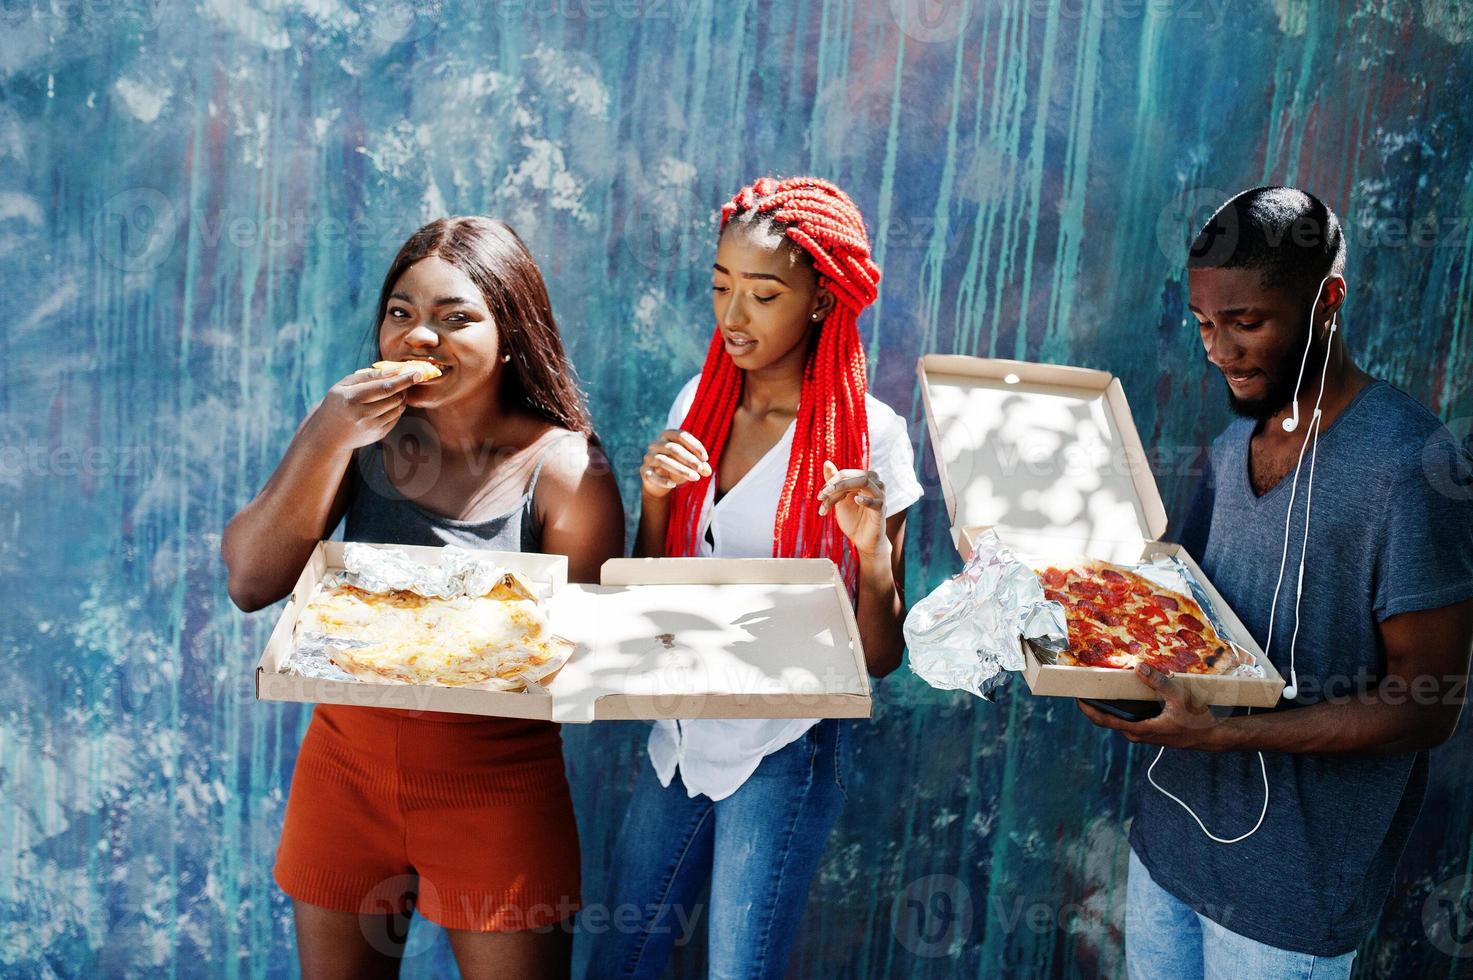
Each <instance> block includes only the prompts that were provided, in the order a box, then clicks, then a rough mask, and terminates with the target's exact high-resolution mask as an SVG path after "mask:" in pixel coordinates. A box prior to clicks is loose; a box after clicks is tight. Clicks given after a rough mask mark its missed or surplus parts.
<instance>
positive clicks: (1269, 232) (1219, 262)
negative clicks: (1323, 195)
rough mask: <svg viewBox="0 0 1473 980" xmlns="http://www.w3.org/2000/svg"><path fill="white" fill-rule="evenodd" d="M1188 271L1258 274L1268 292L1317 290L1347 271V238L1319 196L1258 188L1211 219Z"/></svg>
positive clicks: (1288, 189)
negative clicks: (1330, 277) (1275, 289)
mask: <svg viewBox="0 0 1473 980" xmlns="http://www.w3.org/2000/svg"><path fill="white" fill-rule="evenodd" d="M1187 268H1189V269H1257V270H1258V271H1259V272H1260V273H1262V276H1263V285H1264V286H1265V287H1266V288H1282V289H1288V290H1290V291H1294V292H1302V291H1305V290H1314V289H1315V288H1316V287H1318V286H1319V284H1320V281H1321V280H1323V279H1324V278H1325V277H1326V276H1338V275H1341V274H1342V273H1343V272H1344V271H1345V233H1344V231H1343V230H1342V229H1341V227H1340V219H1339V218H1338V217H1336V216H1335V212H1334V211H1331V210H1330V208H1329V207H1328V206H1326V204H1325V203H1324V202H1323V201H1321V200H1320V199H1319V198H1317V197H1315V196H1314V195H1313V194H1309V193H1306V192H1305V191H1301V190H1299V189H1298V188H1296V187H1255V188H1253V189H1252V190H1247V191H1243V192H1242V193H1241V194H1239V195H1237V196H1236V197H1234V198H1233V199H1232V200H1230V201H1228V202H1227V203H1226V204H1224V205H1223V206H1222V207H1220V208H1218V209H1217V212H1216V213H1215V214H1213V216H1212V217H1211V218H1209V219H1207V223H1206V224H1205V225H1203V226H1202V230H1201V231H1199V232H1197V237H1196V238H1194V239H1192V245H1191V248H1189V249H1188V250H1187Z"/></svg>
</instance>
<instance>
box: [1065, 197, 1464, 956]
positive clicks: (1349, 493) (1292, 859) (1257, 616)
mask: <svg viewBox="0 0 1473 980" xmlns="http://www.w3.org/2000/svg"><path fill="white" fill-rule="evenodd" d="M1187 266H1188V272H1187V280H1188V287H1189V293H1190V309H1191V313H1192V315H1193V317H1195V319H1196V321H1197V325H1198V327H1199V330H1200V335H1201V341H1202V346H1203V348H1204V349H1205V351H1206V356H1207V360H1208V361H1209V362H1210V363H1211V364H1212V365H1213V366H1214V367H1215V368H1217V369H1218V370H1220V371H1221V372H1222V374H1223V376H1224V378H1225V379H1226V381H1227V387H1228V398H1229V402H1230V404H1231V406H1232V408H1233V410H1234V411H1235V412H1236V413H1237V414H1238V415H1239V416H1240V418H1239V419H1237V420H1236V421H1235V422H1233V423H1232V424H1231V425H1229V426H1228V428H1227V429H1226V430H1225V431H1224V432H1223V433H1222V434H1221V435H1220V436H1219V437H1218V438H1217V439H1216V440H1215V441H1214V442H1213V444H1212V449H1211V453H1210V457H1209V466H1208V469H1207V473H1206V477H1205V479H1204V481H1203V484H1202V487H1201V489H1200V491H1199V493H1198V495H1197V497H1196V500H1195V502H1194V503H1193V506H1192V510H1191V514H1190V516H1189V517H1188V520H1187V522H1186V524H1185V526H1184V528H1183V531H1182V535H1181V541H1182V543H1183V544H1184V545H1186V547H1187V549H1188V550H1189V551H1190V552H1191V553H1192V554H1193V555H1194V556H1195V557H1197V558H1198V559H1199V561H1200V564H1201V566H1202V568H1203V570H1204V571H1206V572H1207V574H1208V576H1209V577H1210V578H1211V579H1212V582H1213V584H1215V585H1216V586H1217V588H1218V590H1219V591H1220V592H1221V593H1222V595H1223V597H1224V598H1225V599H1226V600H1227V601H1228V603H1229V604H1230V605H1231V606H1232V608H1233V610H1234V611H1235V612H1237V614H1238V616H1239V617H1240V618H1241V619H1242V620H1243V623H1244V624H1245V625H1246V626H1247V627H1248V629H1249V630H1250V631H1251V632H1252V634H1253V636H1254V637H1255V638H1256V639H1258V640H1259V642H1260V644H1261V645H1262V646H1263V648H1264V650H1265V653H1266V655H1267V656H1268V658H1269V659H1270V660H1271V662H1272V663H1273V664H1274V666H1275V667H1276V668H1277V670H1278V671H1279V673H1280V674H1282V675H1283V676H1285V677H1286V678H1288V680H1289V683H1288V686H1287V687H1286V688H1285V691H1284V696H1283V698H1282V699H1281V701H1280V702H1279V704H1278V706H1277V707H1275V708H1273V709H1270V710H1267V711H1263V710H1260V711H1244V710H1239V711H1234V712H1224V711H1217V712H1214V711H1211V710H1208V709H1207V708H1205V707H1203V706H1202V705H1201V704H1199V703H1197V702H1196V701H1195V700H1194V699H1193V698H1191V697H1190V696H1188V695H1187V694H1186V693H1185V692H1184V690H1183V689H1182V687H1181V685H1180V684H1179V683H1178V682H1177V681H1176V680H1174V679H1173V678H1171V677H1170V676H1165V675H1162V674H1161V673H1160V672H1158V671H1153V670H1151V669H1150V668H1141V669H1140V670H1141V676H1142V679H1143V680H1144V681H1145V682H1146V683H1147V684H1148V685H1150V686H1151V687H1152V688H1154V689H1155V690H1156V691H1158V692H1159V693H1160V694H1161V696H1162V699H1163V702H1164V707H1163V709H1162V711H1161V713H1160V714H1159V715H1157V716H1156V717H1154V718H1150V719H1147V720H1144V721H1135V722H1131V721H1126V720H1122V719H1118V718H1115V717H1113V716H1112V715H1109V714H1106V713H1104V712H1102V711H1100V710H1098V709H1097V708H1095V707H1093V706H1091V705H1088V704H1084V703H1081V704H1080V710H1081V711H1083V712H1084V713H1085V714H1086V715H1087V716H1088V717H1089V719H1090V720H1091V721H1092V722H1094V723H1095V724H1096V725H1099V726H1101V727H1104V728H1113V729H1116V730H1118V731H1120V732H1123V733H1124V734H1125V736H1126V738H1128V739H1130V740H1131V741H1132V742H1145V743H1148V744H1151V745H1157V746H1160V747H1161V748H1160V749H1159V750H1158V752H1157V754H1156V756H1155V759H1154V760H1153V761H1152V763H1151V764H1150V767H1149V769H1148V771H1147V780H1146V781H1145V782H1144V783H1142V784H1141V785H1140V787H1139V790H1140V792H1139V795H1138V799H1137V807H1136V815H1135V819H1134V822H1133V824H1132V826H1131V830H1130V845H1131V855H1130V877H1129V882H1128V885H1127V900H1126V941H1125V946H1126V965H1127V971H1128V973H1129V975H1130V976H1131V977H1133V978H1134V977H1141V978H1147V977H1151V978H1154V977H1170V978H1173V980H1175V978H1185V977H1203V976H1206V977H1219V976H1220V977H1229V976H1233V977H1236V976H1245V977H1247V976H1251V977H1291V976H1292V977H1308V976H1310V975H1311V974H1312V975H1313V976H1314V977H1316V978H1319V977H1337V976H1338V977H1343V976H1347V975H1348V974H1349V971H1350V963H1351V960H1352V959H1353V958H1354V956H1355V950H1356V947H1357V945H1358V944H1359V943H1360V942H1361V940H1362V939H1364V938H1365V937H1366V936H1367V935H1368V934H1369V932H1370V931H1371V929H1372V927H1373V926H1374V925H1375V923H1376V920H1377V918H1378V916H1379V915H1380V911H1381V906H1382V904H1383V903H1384V902H1385V900H1386V895H1387V891H1388V889H1389V888H1390V885H1391V880H1392V874H1393V872H1394V870H1395V868H1396V863H1397V861H1398V860H1399V859H1400V857H1401V854H1402V851H1403V849H1404V848H1405V846H1406V842H1407V838H1408V836H1409V834H1410V832H1411V828H1412V824H1413V823H1414V822H1415V821H1416V819H1417V814H1418V811H1419V810H1420V808H1421V804H1422V798H1423V796H1424V794H1425V791H1426V786H1427V768H1428V749H1430V748H1432V747H1433V746H1435V745H1438V744H1440V743H1442V742H1444V741H1446V740H1447V739H1449V738H1450V737H1452V735H1453V732H1454V730H1455V729H1456V727H1457V724H1458V718H1459V714H1460V711H1461V707H1462V703H1463V700H1464V698H1465V696H1466V687H1467V679H1468V671H1469V650H1470V646H1473V459H1470V458H1469V456H1468V453H1467V451H1466V449H1464V448H1463V447H1462V446H1460V445H1459V444H1458V443H1457V442H1456V440H1454V439H1453V437H1452V436H1451V434H1450V433H1449V432H1448V430H1447V428H1446V427H1445V426H1443V425H1442V423H1441V422H1440V421H1439V420H1438V419H1437V418H1436V417H1435V416H1434V415H1433V414H1432V413H1431V412H1429V411H1428V410H1427V409H1426V408H1424V407H1423V406H1422V405H1420V404H1419V403H1418V402H1416V401H1415V400H1414V399H1413V398H1411V397H1410V396H1409V395H1407V394H1405V393H1404V392H1402V391H1400V390H1399V389H1397V388H1395V387H1393V386H1392V385H1390V384H1388V383H1387V382H1385V381H1380V380H1376V379H1373V378H1372V377H1370V376H1369V375H1368V374H1366V372H1364V371H1363V370H1361V369H1360V368H1359V367H1357V366H1356V364H1355V362H1354V361H1353V360H1352V359H1351V356H1350V353H1349V350H1348V349H1347V347H1346V344H1345V340H1344V337H1343V334H1342V332H1341V331H1340V316H1339V312H1340V308H1341V305H1342V304H1343V303H1344V301H1345V297H1346V291H1347V286H1346V280H1345V277H1344V269H1345V237H1344V234H1343V232H1342V230H1341V227H1340V222H1339V219H1338V218H1337V217H1336V216H1335V214H1334V212H1333V211H1331V210H1330V209H1329V208H1328V207H1326V206H1325V205H1324V204H1323V203H1322V202H1320V201H1319V200H1318V199H1316V198H1315V197H1313V196H1312V195H1310V194H1306V193H1305V192H1303V191H1300V190H1296V189H1294V188H1289V187H1260V188H1255V189H1253V190H1248V191H1244V192H1243V193H1241V194H1239V195H1237V196H1236V197H1234V198H1233V199H1232V200H1230V201H1228V202H1227V204H1225V205H1223V207H1222V208H1221V209H1219V210H1218V212H1217V213H1216V214H1215V215H1213V217H1212V218H1211V219H1210V220H1209V221H1208V223H1207V225H1206V226H1205V227H1204V228H1203V229H1202V230H1201V232H1200V233H1199V234H1198V235H1197V237H1196V239H1195V241H1194V242H1193V243H1192V246H1191V250H1190V254H1189V256H1188V262H1187ZM1301 406H1303V408H1302V409H1301ZM1311 407H1312V408H1311Z"/></svg>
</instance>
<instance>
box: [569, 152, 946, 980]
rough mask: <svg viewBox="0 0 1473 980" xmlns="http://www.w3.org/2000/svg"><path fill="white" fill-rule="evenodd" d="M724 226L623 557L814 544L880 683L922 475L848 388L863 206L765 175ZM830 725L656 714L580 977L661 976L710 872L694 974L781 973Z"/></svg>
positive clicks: (838, 745)
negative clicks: (699, 325) (603, 918)
mask: <svg viewBox="0 0 1473 980" xmlns="http://www.w3.org/2000/svg"><path fill="white" fill-rule="evenodd" d="M721 227H722V231H721V236H720V239H719V241H718V246H717V251H716V262H715V264H714V265H713V266H712V299H713V304H714V307H715V314H716V331H715V334H714V335H713V336H712V338H711V345H710V349H709V350H708V352H707V355H706V363H705V366H704V368H703V369H702V371H701V374H700V375H699V376H698V377H696V378H692V379H691V381H690V382H689V383H688V384H686V385H685V387H684V389H683V390H682V391H681V392H680V394H679V395H678V396H677V397H676V399H675V404H674V405H673V406H672V408H671V410H670V415H669V421H668V423H667V426H668V427H667V429H666V431H664V432H662V433H661V434H660V435H659V436H658V437H657V438H656V439H655V441H654V442H653V443H652V444H651V445H650V447H649V451H648V452H647V453H646V455H645V457H644V460H643V463H642V464H641V470H640V481H641V486H642V488H643V507H642V512H641V515H640V523H639V537H638V543H637V544H636V547H635V553H636V554H640V555H671V556H715V557H723V558H756V557H772V556H779V557H799V558H811V557H828V558H832V559H833V560H834V561H835V562H836V563H837V564H838V566H839V568H840V569H841V570H842V572H843V574H844V576H845V578H846V580H847V581H848V583H849V589H850V596H851V598H852V599H853V601H854V603H855V610H856V618H857V619H858V622H859V631H860V634H861V638H862V640H863V643H864V651H865V656H866V658H867V660H868V665H869V670H870V673H871V674H874V675H875V676H877V677H878V676H883V675H885V674H888V673H889V672H890V671H892V670H894V669H895V668H896V667H897V666H899V664H900V656H901V650H902V642H903V641H902V636H901V622H902V620H903V619H904V614H905V606H904V600H903V597H902V595H901V590H900V583H901V582H902V581H903V564H902V546H903V541H904V534H905V511H906V508H908V507H909V506H910V505H911V504H912V503H914V502H915V501H916V500H917V499H918V498H919V497H920V496H921V488H920V484H919V483H917V482H916V478H915V473H914V471H913V470H914V457H913V454H912V451H911V445H910V438H909V435H908V433H907V431H906V426H905V422H904V421H903V420H902V419H901V418H900V417H899V416H897V415H896V414H895V412H894V411H892V410H891V409H890V408H888V407H887V406H885V405H884V404H883V403H882V402H880V401H878V400H877V399H875V398H873V397H872V396H870V395H869V394H868V392H867V382H866V377H865V357H864V350H863V348H862V346H861V345H860V341H859V332H858V330H857V328H856V320H857V318H858V316H859V313H860V311H862V310H863V309H864V308H865V307H866V306H868V305H869V304H870V303H871V302H873V301H874V298H875V295H876V287H877V285H878V283H879V279H880V270H879V268H878V267H877V266H876V265H875V264H874V262H873V261H872V260H871V259H870V251H869V240H868V237H867V235H866V233H865V228H864V219H863V218H862V216H861V215H860V213H859V210H858V208H856V207H855V206H854V202H853V201H851V200H850V199H849V198H848V197H847V196H846V195H845V194H844V192H843V191H841V190H839V189H838V188H837V187H835V186H833V185H832V184H829V183H827V182H825V181H822V180H817V179H815V178H811V177H797V178H791V179H787V180H775V179H773V178H770V177H764V178H762V179H761V180H758V181H757V182H756V183H755V184H752V185H751V186H749V187H744V188H743V189H742V190H741V192H740V193H738V194H737V195H736V197H734V198H733V199H732V200H731V201H730V202H729V203H727V204H726V206H725V207H724V208H722V212H721ZM846 724H848V723H846V722H842V721H840V720H837V719H828V720H823V721H820V720H818V719H812V718H804V719H788V718H783V719H773V720H745V719H744V720H720V719H699V720H693V721H678V722H677V721H662V722H658V723H656V725H655V727H654V729H653V731H652V732H651V733H650V740H649V757H650V761H651V763H652V766H651V767H650V768H648V769H644V770H643V771H642V772H641V775H640V778H639V781H638V783H637V785H636V788H635V791H634V797H633V799H632V801H631V803H630V806H629V810H628V812H627V814H626V815H625V818H624V824H623V827H622V829H621V831H620V836H619V843H618V845H617V847H616V853H615V859H614V863H613V866H612V868H611V871H610V878H611V880H610V886H611V887H610V891H611V892H612V897H611V901H610V904H609V907H610V909H611V911H612V910H617V911H614V922H615V924H616V928H613V929H611V930H609V932H607V933H606V934H605V935H604V936H603V937H601V940H600V942H599V944H598V945H597V946H596V948H595V949H594V950H593V958H592V964H591V966H590V969H589V973H588V975H589V977H596V978H598V980H606V978H613V977H657V976H659V975H660V973H661V972H662V971H663V969H664V966H665V961H666V960H667V959H668V957H669V955H670V950H671V947H672V945H673V944H674V943H675V942H676V940H677V939H679V938H681V937H682V935H683V934H684V932H685V931H686V929H687V928H688V927H689V926H690V925H691V924H692V923H693V922H695V921H696V919H697V918H698V916H699V912H700V910H699V909H698V908H695V907H694V903H695V902H696V901H697V900H698V897H699V896H700V894H701V891H702V888H703V887H704V886H705V885H706V883H707V882H708V881H709V883H710V895H711V897H710V914H709V916H708V917H707V921H708V923H709V929H710V946H709V955H708V959H709V965H710V975H711V976H712V977H737V976H740V977H769V976H771V977H778V976H781V975H782V974H783V972H784V969H785V967H786V965H787V959H788V954H789V951H790V950H791V948H792V945H793V940H794V938H795V936H796V933H797V926H798V922H799V920H800V919H801V918H802V915H803V907H804V904H805V898H806V896H807V893H808V885H809V882H810V880H811V879H812V877H813V874H814V872H815V871H816V870H817V868H818V863H819V859H820V858H821V857H822V855H823V849H824V844H825V842H826V841H827V839H828V835H829V831H830V829H831V828H832V826H833V824H834V821H835V819H837V817H838V815H839V811H840V809H841V808H842V806H843V800H844V784H843V780H844V769H845V758H846V755H847V752H846V749H845V743H846V741H848V735H847V732H846V731H845V726H846ZM631 911H632V912H635V913H637V920H636V921H634V922H633V923H631V921H630V919H629V918H628V917H627V916H628V914H629V912H631Z"/></svg>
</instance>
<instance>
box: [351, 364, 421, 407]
mask: <svg viewBox="0 0 1473 980" xmlns="http://www.w3.org/2000/svg"><path fill="white" fill-rule="evenodd" d="M378 374H380V375H383V374H387V372H382V371H381V372H378ZM418 380H419V375H418V374H416V373H414V372H413V371H406V372H404V373H402V374H390V375H388V376H387V377H374V378H369V379H368V380H366V381H362V382H359V383H357V384H353V385H350V386H349V396H350V397H352V398H353V399H355V400H356V401H360V402H363V403H365V404H372V403H373V402H381V401H384V400H385V399H388V398H393V397H394V396H395V395H398V394H400V393H401V392H404V391H407V390H409V389H410V388H411V387H413V386H414V385H415V384H416V383H417V382H418Z"/></svg>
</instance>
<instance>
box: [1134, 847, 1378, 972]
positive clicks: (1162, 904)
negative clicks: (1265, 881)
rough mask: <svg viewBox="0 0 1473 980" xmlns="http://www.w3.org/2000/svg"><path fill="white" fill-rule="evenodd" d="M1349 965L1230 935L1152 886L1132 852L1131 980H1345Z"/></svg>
mask: <svg viewBox="0 0 1473 980" xmlns="http://www.w3.org/2000/svg"><path fill="white" fill-rule="evenodd" d="M1264 897H1265V899H1266V900H1269V901H1272V897H1271V896H1264ZM1353 959H1355V951H1354V950H1351V951H1350V952H1349V953H1346V954H1344V955H1343V956H1311V955H1310V954H1308V953H1296V952H1293V951H1291V950H1287V949H1279V948H1278V947H1277V946H1269V945H1268V944H1267V943H1260V942H1258V941H1256V940H1253V939H1249V938H1247V937H1246V936H1240V935H1238V934H1237V933H1235V932H1229V931H1228V930H1227V929H1224V928H1223V927H1222V926H1220V925H1218V924H1217V923H1216V922H1213V921H1212V920H1211V919H1209V918H1207V917H1206V916H1205V915H1202V914H1200V913H1198V912H1195V911H1193V910H1192V909H1191V908H1190V907H1189V906H1187V905H1186V904H1185V903H1184V902H1182V901H1181V900H1180V899H1179V898H1177V897H1176V896H1175V895H1172V894H1171V893H1170V892H1168V891H1167V890H1166V889H1164V888H1162V887H1161V886H1160V885H1158V884H1156V882H1155V881H1154V880H1152V878H1151V873H1150V872H1149V871H1147V870H1146V866H1145V865H1144V864H1142V863H1141V860H1140V858H1138V857H1136V856H1135V851H1133V850H1132V851H1131V852H1130V879H1129V881H1128V882H1127V884H1126V886H1125V973H1126V976H1127V977H1129V980H1158V978H1160V980H1194V978H1199V977H1200V978H1202V980H1236V978H1239V977H1252V978H1253V980H1290V978H1297V980H1311V978H1312V980H1344V978H1346V977H1349V976H1350V961H1351V960H1353Z"/></svg>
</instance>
